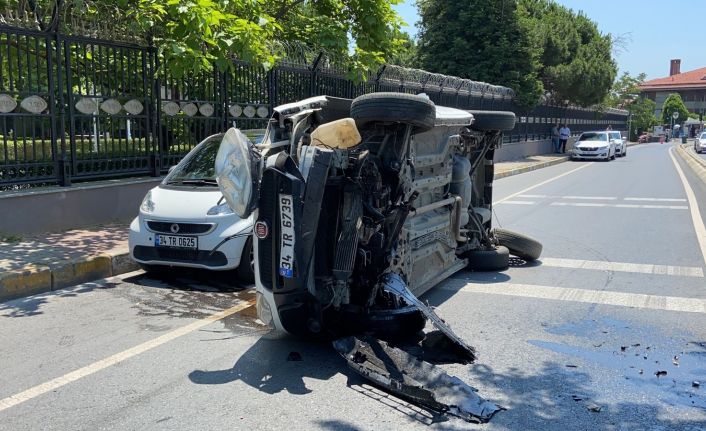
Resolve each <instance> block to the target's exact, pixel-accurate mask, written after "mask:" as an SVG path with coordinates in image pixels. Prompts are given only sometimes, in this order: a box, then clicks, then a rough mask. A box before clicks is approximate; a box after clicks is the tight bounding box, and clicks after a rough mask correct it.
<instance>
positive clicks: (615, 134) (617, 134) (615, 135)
mask: <svg viewBox="0 0 706 431" xmlns="http://www.w3.org/2000/svg"><path fill="white" fill-rule="evenodd" d="M610 139H621V137H620V132H611V133H610Z"/></svg>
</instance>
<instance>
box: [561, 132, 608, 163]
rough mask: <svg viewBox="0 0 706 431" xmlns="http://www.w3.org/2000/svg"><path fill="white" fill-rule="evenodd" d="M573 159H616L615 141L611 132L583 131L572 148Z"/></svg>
mask: <svg viewBox="0 0 706 431" xmlns="http://www.w3.org/2000/svg"><path fill="white" fill-rule="evenodd" d="M570 155H571V158H572V159H602V160H606V161H607V160H614V159H615V141H614V140H613V139H611V138H610V132H606V131H601V132H583V133H582V134H581V136H579V138H578V139H577V140H576V142H575V143H574V148H573V149H572V150H571V153H570Z"/></svg>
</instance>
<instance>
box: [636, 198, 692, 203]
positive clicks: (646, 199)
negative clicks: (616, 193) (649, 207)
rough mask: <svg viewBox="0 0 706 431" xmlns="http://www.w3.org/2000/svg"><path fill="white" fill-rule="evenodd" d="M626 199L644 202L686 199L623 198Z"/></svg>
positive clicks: (680, 200)
mask: <svg viewBox="0 0 706 431" xmlns="http://www.w3.org/2000/svg"><path fill="white" fill-rule="evenodd" d="M624 200H626V201H640V202H642V201H645V202H686V199H673V198H625V199H624Z"/></svg>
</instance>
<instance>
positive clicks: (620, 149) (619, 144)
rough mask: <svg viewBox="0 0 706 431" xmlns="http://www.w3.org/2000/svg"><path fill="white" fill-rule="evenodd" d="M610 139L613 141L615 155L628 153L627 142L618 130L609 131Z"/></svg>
mask: <svg viewBox="0 0 706 431" xmlns="http://www.w3.org/2000/svg"><path fill="white" fill-rule="evenodd" d="M608 134H609V135H610V139H611V140H612V141H613V142H615V155H616V156H617V157H625V156H627V155H628V144H627V142H625V140H624V139H623V136H622V135H621V134H620V132H615V131H609V132H608Z"/></svg>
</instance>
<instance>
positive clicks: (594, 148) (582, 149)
mask: <svg viewBox="0 0 706 431" xmlns="http://www.w3.org/2000/svg"><path fill="white" fill-rule="evenodd" d="M578 150H579V151H597V150H598V147H581V148H578Z"/></svg>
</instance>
